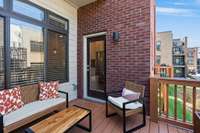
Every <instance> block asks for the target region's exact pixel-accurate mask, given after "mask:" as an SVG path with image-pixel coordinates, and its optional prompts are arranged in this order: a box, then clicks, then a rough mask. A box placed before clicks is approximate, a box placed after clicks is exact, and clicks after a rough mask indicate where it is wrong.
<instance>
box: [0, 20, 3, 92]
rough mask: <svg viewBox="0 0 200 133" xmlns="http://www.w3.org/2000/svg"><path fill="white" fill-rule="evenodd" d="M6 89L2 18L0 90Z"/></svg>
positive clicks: (1, 25) (0, 21)
mask: <svg viewBox="0 0 200 133" xmlns="http://www.w3.org/2000/svg"><path fill="white" fill-rule="evenodd" d="M2 88H4V20H3V18H1V17H0V89H2Z"/></svg>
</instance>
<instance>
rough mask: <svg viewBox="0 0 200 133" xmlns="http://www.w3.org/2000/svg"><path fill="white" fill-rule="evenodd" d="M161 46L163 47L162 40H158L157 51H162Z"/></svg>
mask: <svg viewBox="0 0 200 133" xmlns="http://www.w3.org/2000/svg"><path fill="white" fill-rule="evenodd" d="M160 47H161V42H160V41H158V42H157V44H156V49H157V51H160Z"/></svg>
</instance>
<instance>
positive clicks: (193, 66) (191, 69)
mask: <svg viewBox="0 0 200 133" xmlns="http://www.w3.org/2000/svg"><path fill="white" fill-rule="evenodd" d="M185 53H186V69H187V70H186V71H187V75H188V74H196V73H197V63H198V48H186V49H185Z"/></svg>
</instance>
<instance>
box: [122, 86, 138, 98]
mask: <svg viewBox="0 0 200 133" xmlns="http://www.w3.org/2000/svg"><path fill="white" fill-rule="evenodd" d="M122 96H123V97H124V98H125V99H128V100H137V99H139V98H140V93H138V92H135V91H132V90H129V89H126V88H124V89H123V90H122Z"/></svg>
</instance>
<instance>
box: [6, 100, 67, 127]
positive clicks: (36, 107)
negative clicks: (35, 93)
mask: <svg viewBox="0 0 200 133" xmlns="http://www.w3.org/2000/svg"><path fill="white" fill-rule="evenodd" d="M65 101H66V99H64V98H55V99H48V100H43V101H35V102H32V103H29V104H26V105H24V106H23V107H22V108H20V109H18V110H16V111H14V112H11V113H9V114H7V115H5V116H4V117H3V122H4V123H3V124H4V126H8V125H10V124H12V123H15V122H18V121H20V120H22V119H24V118H27V117H29V116H31V115H33V114H35V113H39V112H41V111H43V110H45V109H48V108H50V107H53V106H56V105H57V104H60V103H63V102H65Z"/></svg>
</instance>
